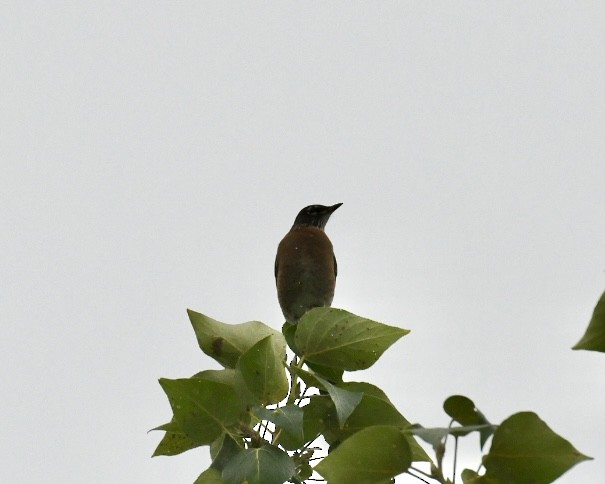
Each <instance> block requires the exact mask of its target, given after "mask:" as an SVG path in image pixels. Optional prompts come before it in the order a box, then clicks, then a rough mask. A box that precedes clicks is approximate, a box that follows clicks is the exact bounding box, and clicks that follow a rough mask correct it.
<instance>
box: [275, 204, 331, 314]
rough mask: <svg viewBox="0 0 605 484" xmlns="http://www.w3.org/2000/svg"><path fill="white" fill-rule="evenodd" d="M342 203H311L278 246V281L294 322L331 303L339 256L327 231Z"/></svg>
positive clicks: (282, 301)
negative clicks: (308, 312) (332, 217)
mask: <svg viewBox="0 0 605 484" xmlns="http://www.w3.org/2000/svg"><path fill="white" fill-rule="evenodd" d="M341 205H342V203H337V204H336V205H332V206H330V207H326V206H324V205H309V206H308V207H305V208H303V209H302V210H301V211H300V212H299V213H298V215H297V216H296V219H295V220H294V225H293V226H292V228H291V229H290V231H289V232H288V233H287V234H286V236H285V237H284V238H283V239H282V241H281V242H280V243H279V246H278V247H277V256H276V257H275V283H276V286H277V298H278V299H279V305H280V306H281V309H282V312H283V313H284V316H285V318H286V321H288V322H289V323H291V324H296V323H298V320H299V319H300V318H301V316H302V315H303V314H304V313H305V312H307V311H308V310H309V309H311V308H314V307H321V306H330V304H332V299H333V298H334V287H335V286H336V273H337V267H336V257H335V256H334V250H333V248H332V242H330V239H329V238H328V236H327V235H326V233H325V232H324V227H325V226H326V224H327V223H328V220H329V218H330V215H332V213H333V212H334V211H335V210H336V209H337V208H338V207H340V206H341Z"/></svg>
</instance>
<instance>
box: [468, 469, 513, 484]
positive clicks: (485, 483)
mask: <svg viewBox="0 0 605 484" xmlns="http://www.w3.org/2000/svg"><path fill="white" fill-rule="evenodd" d="M461 477H462V482H463V483H464V484H503V483H501V482H500V481H497V480H495V479H490V478H489V477H485V476H481V475H479V474H478V473H477V472H475V471H473V470H471V469H464V470H463V471H462V474H461Z"/></svg>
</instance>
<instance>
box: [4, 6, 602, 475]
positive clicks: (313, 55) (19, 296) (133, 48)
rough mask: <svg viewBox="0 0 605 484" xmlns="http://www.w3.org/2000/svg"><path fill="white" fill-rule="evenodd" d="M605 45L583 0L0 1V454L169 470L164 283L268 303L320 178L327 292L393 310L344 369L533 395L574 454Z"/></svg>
mask: <svg viewBox="0 0 605 484" xmlns="http://www.w3.org/2000/svg"><path fill="white" fill-rule="evenodd" d="M604 45H605V7H604V6H603V3H602V2H600V1H577V2H572V3H570V2H563V1H550V0H549V1H532V2H507V1H459V2H450V1H441V2H433V1H423V2H403V1H401V2H375V1H372V2H199V1H190V2H123V1H121V2H117V1H116V2H108V1H96V2H25V1H19V2H17V1H13V2H11V1H9V2H4V3H3V5H2V7H0V62H1V68H0V103H1V104H0V163H1V175H0V202H1V203H0V221H1V224H2V236H1V237H0V283H1V287H0V314H1V316H0V317H1V319H2V328H3V331H2V337H1V338H0V358H1V362H0V385H1V388H2V390H1V392H2V403H1V404H0V423H1V425H2V432H1V435H0V455H2V456H3V458H2V461H3V464H2V466H1V467H0V481H2V482H7V483H9V482H10V483H33V482H46V483H65V482H99V483H116V482H125V483H168V482H170V483H181V482H182V483H191V482H193V481H194V480H195V478H196V477H197V475H198V474H199V473H200V472H201V471H202V470H203V469H204V468H205V467H206V465H207V464H208V460H207V455H208V453H207V450H206V448H204V449H202V450H199V449H198V450H195V451H191V452H188V453H186V454H183V455H181V456H178V457H171V458H166V457H160V458H155V459H151V458H150V455H151V453H152V452H153V450H154V448H155V447H156V445H157V443H158V442H159V440H160V438H161V436H162V434H161V433H159V432H152V433H150V434H147V433H146V432H147V431H148V430H149V429H150V428H153V427H155V426H157V425H159V424H161V423H164V422H165V421H167V420H168V419H169V417H170V415H171V412H170V407H169V404H168V402H167V400H166V398H165V395H164V394H163V392H162V390H161V388H160V386H159V385H158V383H157V379H158V378H159V377H170V378H177V377H185V376H190V375H192V374H193V373H196V372H197V371H199V370H201V369H206V368H216V367H217V364H215V363H214V362H213V361H212V360H210V359H209V358H208V357H206V356H205V355H203V354H202V353H201V351H200V350H199V349H198V347H197V344H196V340H195V337H194V334H193V331H192V329H191V327H190V324H189V321H188V319H187V316H186V313H185V309H186V308H187V307H189V308H192V309H194V310H196V311H199V312H203V313H205V314H208V315H209V316H211V317H213V318H215V319H219V320H222V321H225V322H230V323H241V322H244V321H249V320H255V319H256V320H261V321H264V322H266V323H267V324H269V325H271V326H272V327H274V328H280V327H281V324H282V322H283V319H282V316H281V312H280V310H279V306H278V304H277V298H276V295H275V287H274V279H273V261H274V256H275V250H276V247H277V243H278V242H279V240H280V239H281V237H282V236H283V235H284V234H285V233H286V232H287V230H288V229H289V227H290V226H291V224H292V222H293V220H294V217H295V215H296V213H297V212H298V211H299V210H300V209H301V208H302V207H304V206H305V205H308V204H311V203H323V204H334V203H337V202H343V203H344V204H343V206H342V207H341V208H340V209H339V210H338V211H337V212H336V213H335V214H334V216H333V217H332V219H331V220H330V222H329V224H328V226H327V232H328V234H329V236H330V237H331V239H332V241H333V244H334V247H335V251H336V255H337V258H338V263H339V276H338V282H337V287H336V296H335V299H334V306H337V307H342V308H345V309H348V310H350V311H353V312H355V313H357V314H360V315H363V316H367V317H370V318H372V319H375V320H378V321H382V322H385V323H388V324H393V325H398V326H401V327H404V328H408V329H411V330H412V332H411V333H410V334H409V335H408V336H406V337H405V338H403V339H402V340H401V341H399V342H398V343H397V344H395V345H394V346H393V347H392V348H391V349H389V350H388V352H387V353H386V354H385V355H384V357H383V358H382V359H381V360H379V362H378V363H377V364H376V365H375V367H373V368H372V369H370V370H368V371H365V372H361V373H357V374H350V375H349V376H348V379H349V380H366V381H371V382H374V383H376V384H378V385H379V386H380V387H381V388H383V389H384V390H385V391H386V392H387V394H388V395H389V396H390V397H391V399H392V400H393V401H394V402H395V404H396V405H397V406H398V408H399V409H400V410H401V411H402V413H403V414H404V415H405V416H406V417H407V418H408V419H409V420H411V421H414V422H420V423H422V424H423V425H425V426H443V425H447V423H448V419H447V418H446V416H445V414H444V413H443V411H442V409H441V405H442V403H443V400H444V399H445V398H446V397H448V396H449V395H451V394H464V395H467V396H469V397H470V398H472V399H473V400H474V401H475V403H476V404H477V405H478V406H479V408H480V409H481V410H482V411H483V413H484V414H485V415H486V416H487V417H488V418H489V419H490V420H492V421H493V422H500V421H502V420H503V419H504V418H506V417H508V416H509V415H511V414H513V413H515V412H518V411H522V410H533V411H535V412H537V413H538V414H539V415H540V416H541V417H542V418H543V419H544V420H545V421H546V422H547V423H548V424H549V425H550V426H551V428H553V430H555V431H556V432H558V433H559V434H561V435H562V436H564V437H565V438H567V439H569V440H570V441H571V442H572V443H573V444H574V445H575V446H576V447H577V448H578V449H579V450H580V451H581V452H583V453H585V454H588V455H591V456H593V457H595V458H596V459H595V460H594V461H591V462H586V463H582V464H580V465H578V466H577V467H576V468H574V469H572V471H570V472H569V473H568V474H566V475H565V476H564V477H563V478H562V479H560V481H559V482H561V483H568V484H572V483H578V482H582V483H597V482H601V481H602V476H603V475H604V474H605V441H604V440H603V430H604V428H605V417H604V416H603V410H604V409H605V378H604V375H605V355H603V354H599V353H593V352H582V351H580V352H574V351H571V349H570V347H571V346H572V345H573V344H575V343H576V342H577V341H578V339H579V338H580V336H581V335H582V334H583V332H584V330H585V328H586V326H587V323H588V320H589V318H590V315H591V313H592V309H593V308H594V305H595V304H596V302H597V300H598V298H599V296H600V294H601V293H602V291H603V289H605V253H604V251H603V249H604V247H605V223H604V214H603V212H604V208H605V190H604V184H605V87H604V86H605V50H604V49H603V46H604ZM476 442H477V439H476V438H475V437H472V438H470V439H469V443H470V444H471V445H469V447H468V452H467V448H466V447H465V449H464V456H463V459H462V465H461V468H462V467H463V466H464V465H470V466H473V468H476V467H477V465H478V463H479V456H478V454H475V453H473V452H472V450H473V449H475V448H476ZM398 482H401V483H403V482H406V483H407V482H418V481H415V480H409V479H407V478H406V479H398Z"/></svg>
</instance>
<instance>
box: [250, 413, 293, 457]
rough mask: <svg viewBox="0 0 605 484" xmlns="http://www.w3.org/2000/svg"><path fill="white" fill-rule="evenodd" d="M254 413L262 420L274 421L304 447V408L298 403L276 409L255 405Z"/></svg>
mask: <svg viewBox="0 0 605 484" xmlns="http://www.w3.org/2000/svg"><path fill="white" fill-rule="evenodd" d="M252 413H253V414H254V415H256V416H257V417H258V418H260V419H261V420H268V421H270V422H273V423H274V424H275V425H276V426H277V427H279V428H280V429H281V430H282V432H285V433H287V434H289V435H290V437H291V439H293V440H295V441H296V442H298V443H299V445H298V446H296V447H302V445H303V444H304V433H303V418H304V410H303V409H302V408H300V407H299V406H298V405H293V404H289V405H285V406H283V407H279V408H276V409H274V410H269V409H268V408H265V407H254V408H253V409H252Z"/></svg>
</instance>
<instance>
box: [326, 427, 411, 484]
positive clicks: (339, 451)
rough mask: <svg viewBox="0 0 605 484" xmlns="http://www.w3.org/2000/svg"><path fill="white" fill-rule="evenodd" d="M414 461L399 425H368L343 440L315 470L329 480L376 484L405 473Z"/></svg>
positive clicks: (356, 483)
mask: <svg viewBox="0 0 605 484" xmlns="http://www.w3.org/2000/svg"><path fill="white" fill-rule="evenodd" d="M411 464H412V453H411V451H410V446H409V445H408V441H407V439H406V437H405V436H404V435H403V434H402V433H401V432H400V431H399V429H398V428H397V427H390V426H384V425H379V426H375V427H368V428H366V429H363V430H360V431H359V432H357V433H355V434H353V435H352V436H351V437H349V438H348V439H346V440H345V441H343V442H342V443H341V444H340V445H339V446H338V447H337V448H336V449H335V450H334V451H332V452H331V453H330V454H328V456H327V457H326V458H325V459H323V460H322V461H321V462H320V463H319V464H318V465H317V466H316V467H315V470H316V471H317V472H318V473H319V474H321V475H322V476H323V477H324V478H325V479H326V480H327V481H328V482H329V483H331V482H333V483H341V482H343V483H344V482H354V483H355V484H376V483H377V482H382V481H385V482H388V479H391V478H393V477H395V476H396V475H398V474H401V473H402V472H405V471H406V470H407V469H408V468H409V467H410V465H411Z"/></svg>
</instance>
